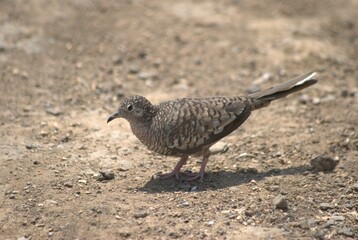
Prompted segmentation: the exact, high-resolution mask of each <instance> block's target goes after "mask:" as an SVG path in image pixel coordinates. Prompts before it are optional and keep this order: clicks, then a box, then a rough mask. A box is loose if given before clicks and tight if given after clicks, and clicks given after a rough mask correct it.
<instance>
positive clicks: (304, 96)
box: [298, 94, 310, 104]
mask: <svg viewBox="0 0 358 240" xmlns="http://www.w3.org/2000/svg"><path fill="white" fill-rule="evenodd" d="M298 101H299V102H300V103H301V104H307V103H308V102H309V101H310V97H309V96H308V95H307V94H302V95H301V96H300V98H299V99H298Z"/></svg>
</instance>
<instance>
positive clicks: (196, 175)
mask: <svg viewBox="0 0 358 240" xmlns="http://www.w3.org/2000/svg"><path fill="white" fill-rule="evenodd" d="M204 175H205V172H199V173H194V174H190V176H191V177H190V178H188V179H185V181H187V182H191V181H195V180H199V181H200V182H201V181H203V178H204Z"/></svg>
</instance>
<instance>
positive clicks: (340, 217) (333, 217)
mask: <svg viewBox="0 0 358 240" xmlns="http://www.w3.org/2000/svg"><path fill="white" fill-rule="evenodd" d="M330 219H332V220H334V221H344V220H345V219H346V218H345V217H344V216H336V215H333V216H331V217H330Z"/></svg>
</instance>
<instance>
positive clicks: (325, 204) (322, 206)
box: [319, 203, 334, 210]
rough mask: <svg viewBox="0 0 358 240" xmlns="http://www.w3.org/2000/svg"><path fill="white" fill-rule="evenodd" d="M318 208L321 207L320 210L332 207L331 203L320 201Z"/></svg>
mask: <svg viewBox="0 0 358 240" xmlns="http://www.w3.org/2000/svg"><path fill="white" fill-rule="evenodd" d="M319 208H320V209H321V210H329V209H332V208H334V207H333V206H332V205H331V204H329V203H321V204H320V205H319Z"/></svg>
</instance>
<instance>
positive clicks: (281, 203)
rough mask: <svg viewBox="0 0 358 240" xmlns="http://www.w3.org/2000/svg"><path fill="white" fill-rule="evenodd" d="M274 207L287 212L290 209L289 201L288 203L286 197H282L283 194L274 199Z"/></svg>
mask: <svg viewBox="0 0 358 240" xmlns="http://www.w3.org/2000/svg"><path fill="white" fill-rule="evenodd" d="M273 205H274V206H275V207H276V208H277V209H282V210H287V209H288V205H287V201H286V199H285V197H284V196H282V195H281V194H280V195H278V196H276V197H275V198H274V200H273Z"/></svg>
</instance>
